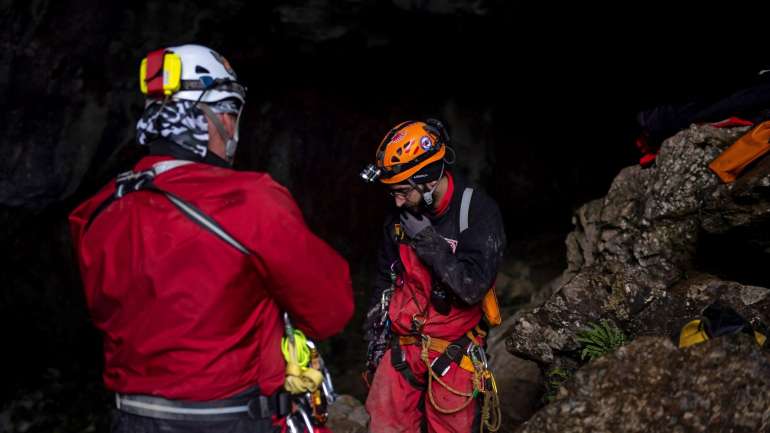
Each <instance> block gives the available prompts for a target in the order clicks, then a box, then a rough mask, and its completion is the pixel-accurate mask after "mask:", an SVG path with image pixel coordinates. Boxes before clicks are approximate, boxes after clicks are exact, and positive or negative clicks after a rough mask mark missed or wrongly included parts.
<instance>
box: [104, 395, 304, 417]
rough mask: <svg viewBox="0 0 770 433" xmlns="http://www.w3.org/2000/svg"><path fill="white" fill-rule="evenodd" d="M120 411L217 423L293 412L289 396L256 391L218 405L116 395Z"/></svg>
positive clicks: (214, 402)
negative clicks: (270, 394)
mask: <svg viewBox="0 0 770 433" xmlns="http://www.w3.org/2000/svg"><path fill="white" fill-rule="evenodd" d="M115 406H116V407H117V409H118V410H120V411H122V412H126V413H130V414H133V415H139V416H146V417H150V418H158V419H168V420H188V421H202V420H208V421H214V420H227V419H235V418H240V417H242V416H243V415H244V414H247V415H249V416H250V417H252V418H271V417H273V416H276V417H279V418H281V417H284V416H286V415H287V414H288V413H289V412H290V411H291V401H290V397H289V394H288V393H286V392H278V393H275V394H273V395H272V396H270V397H266V396H263V395H259V390H258V389H256V388H254V389H252V390H250V391H248V392H246V393H244V394H241V395H239V396H236V397H233V398H230V399H224V400H215V401H206V402H196V401H181V400H169V399H165V398H163V397H157V396H150V395H139V394H133V395H126V394H118V393H116V394H115Z"/></svg>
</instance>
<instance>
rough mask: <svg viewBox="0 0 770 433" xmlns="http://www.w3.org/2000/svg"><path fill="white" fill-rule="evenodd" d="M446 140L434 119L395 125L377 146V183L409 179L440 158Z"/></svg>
mask: <svg viewBox="0 0 770 433" xmlns="http://www.w3.org/2000/svg"><path fill="white" fill-rule="evenodd" d="M448 141H449V135H448V134H447V132H446V129H445V128H444V125H442V124H441V122H439V121H438V120H435V119H428V120H426V121H425V122H416V121H408V122H403V123H400V124H398V125H396V127H394V128H393V129H391V130H390V131H389V132H388V133H387V134H386V135H385V138H383V140H382V142H381V143H380V146H379V147H378V148H377V168H378V169H379V170H378V171H379V172H380V174H379V178H380V182H382V183H385V184H395V183H400V182H404V181H407V180H409V179H410V178H411V177H412V176H413V175H415V174H416V173H417V172H419V171H420V170H422V169H423V168H424V167H427V166H428V165H430V164H431V163H434V162H436V161H440V160H441V159H443V158H444V155H445V154H446V144H447V142H448ZM418 183H419V182H418Z"/></svg>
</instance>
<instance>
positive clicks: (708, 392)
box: [520, 334, 770, 433]
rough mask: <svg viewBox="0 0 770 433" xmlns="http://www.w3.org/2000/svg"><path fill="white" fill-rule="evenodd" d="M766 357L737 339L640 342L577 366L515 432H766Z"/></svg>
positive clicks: (769, 371)
mask: <svg viewBox="0 0 770 433" xmlns="http://www.w3.org/2000/svg"><path fill="white" fill-rule="evenodd" d="M768 402H770V356H769V355H768V353H767V352H763V351H761V350H760V349H759V347H758V346H757V344H756V343H755V342H754V340H753V339H752V338H751V337H749V336H746V335H744V334H741V335H737V336H731V337H722V338H717V339H714V340H710V341H708V342H706V343H703V344H699V345H696V346H693V347H691V348H687V349H684V350H680V349H678V348H676V347H675V346H674V345H673V344H672V343H671V342H670V341H669V340H668V339H667V338H662V337H640V338H637V339H636V340H635V341H633V342H632V343H630V344H628V345H627V346H624V347H622V348H620V349H619V350H618V351H617V352H615V353H614V354H612V355H608V356H606V357H604V358H600V359H598V360H596V361H594V362H591V363H589V364H588V365H586V366H585V367H583V368H581V369H580V370H579V371H578V372H577V373H576V374H575V377H574V378H573V379H572V380H571V381H570V382H569V383H568V384H567V385H566V386H564V387H562V388H561V389H560V390H559V392H558V394H557V397H556V400H555V401H554V402H553V403H551V404H549V405H548V406H546V407H545V408H544V409H543V410H541V411H540V412H538V413H537V414H536V415H535V416H534V417H533V418H532V419H530V420H529V422H528V423H527V424H526V425H525V426H524V427H523V428H522V429H521V430H520V433H548V432H553V433H557V432H558V433H573V432H574V433H579V432H580V433H582V432H589V431H590V432H596V433H605V432H606V433H611V432H612V433H614V432H621V431H622V432H628V433H633V432H640V433H641V432H716V431H730V432H735V433H744V432H745V433H757V432H769V431H770V406H768V404H767V403H768Z"/></svg>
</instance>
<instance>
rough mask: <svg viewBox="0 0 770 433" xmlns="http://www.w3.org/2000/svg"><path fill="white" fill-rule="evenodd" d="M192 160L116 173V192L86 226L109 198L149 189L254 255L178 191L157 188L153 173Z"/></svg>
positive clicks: (238, 248) (245, 251) (212, 231)
mask: <svg viewBox="0 0 770 433" xmlns="http://www.w3.org/2000/svg"><path fill="white" fill-rule="evenodd" d="M187 164H192V161H183V160H171V161H161V162H158V163H155V164H153V166H152V168H151V169H149V170H145V171H140V172H133V171H127V172H124V173H121V174H119V175H118V177H117V179H115V193H113V194H112V195H110V196H109V197H107V199H105V200H104V201H103V202H101V203H100V204H99V206H97V207H96V210H94V212H93V213H92V214H91V217H90V218H89V219H88V223H86V230H88V228H89V227H90V226H91V224H92V223H93V222H94V220H95V219H96V217H97V216H98V215H99V214H100V213H101V212H102V211H103V210H105V209H106V208H107V207H108V206H109V205H110V204H112V202H114V201H115V200H117V199H119V198H121V197H123V196H125V195H126V194H129V193H132V192H136V191H150V192H154V193H156V194H162V195H164V196H166V198H167V199H168V200H169V201H170V202H171V203H172V204H173V205H174V206H175V207H176V208H177V209H179V210H180V211H181V212H182V213H183V214H184V215H185V216H186V217H188V218H189V219H190V220H192V221H193V222H194V223H196V224H197V225H199V226H201V227H203V228H204V229H205V230H207V231H209V232H211V233H213V234H214V235H216V236H217V237H218V238H220V239H222V240H223V241H225V242H227V243H228V244H230V246H232V247H233V248H235V249H237V250H238V251H240V252H241V253H243V254H245V255H247V256H248V255H253V254H254V253H253V252H252V251H251V250H249V249H248V248H247V247H246V246H244V245H243V244H242V243H240V242H239V241H238V240H237V239H236V238H235V237H233V236H232V235H231V234H230V233H228V232H227V230H225V229H224V228H223V227H222V226H221V225H220V224H219V223H217V222H216V221H215V220H214V219H213V218H211V217H210V216H208V215H206V213H204V212H203V211H202V210H200V209H198V208H197V207H195V206H194V205H193V204H192V203H190V202H188V201H187V200H185V199H183V198H182V197H179V196H178V195H176V194H174V193H172V192H169V191H166V190H164V189H161V188H158V187H157V186H156V185H155V183H154V182H153V180H154V179H155V177H156V176H158V175H159V174H161V173H164V172H166V171H169V170H173V169H174V168H177V167H181V166H183V165H187Z"/></svg>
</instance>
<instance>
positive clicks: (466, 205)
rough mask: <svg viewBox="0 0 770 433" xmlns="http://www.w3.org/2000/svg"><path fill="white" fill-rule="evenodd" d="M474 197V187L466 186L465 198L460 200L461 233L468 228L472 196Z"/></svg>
mask: <svg viewBox="0 0 770 433" xmlns="http://www.w3.org/2000/svg"><path fill="white" fill-rule="evenodd" d="M472 197H473V188H465V190H464V191H463V198H462V200H461V201H460V233H462V232H464V231H465V230H467V229H468V214H469V213H470V209H471V198H472Z"/></svg>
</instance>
